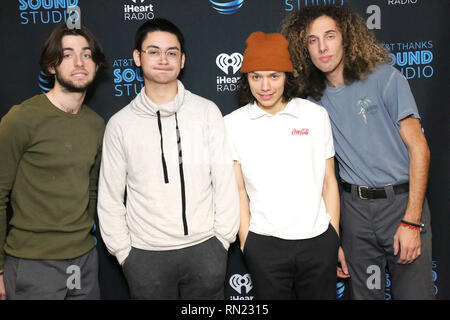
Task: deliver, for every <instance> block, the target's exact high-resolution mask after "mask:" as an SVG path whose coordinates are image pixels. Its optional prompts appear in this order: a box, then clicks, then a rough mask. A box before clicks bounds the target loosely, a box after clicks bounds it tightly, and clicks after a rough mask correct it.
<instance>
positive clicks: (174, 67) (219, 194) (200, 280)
mask: <svg viewBox="0 0 450 320" xmlns="http://www.w3.org/2000/svg"><path fill="white" fill-rule="evenodd" d="M133 57H134V61H135V63H136V65H137V66H138V67H140V68H141V69H142V72H143V75H144V83H145V87H144V88H142V91H141V92H140V93H139V94H138V95H137V96H136V98H135V99H134V100H132V101H131V102H130V104H128V105H127V106H126V107H125V108H123V109H122V110H120V111H119V112H118V113H116V114H115V115H114V116H113V117H112V118H111V119H110V120H109V122H108V124H107V127H106V131H105V137H104V141H103V154H104V156H103V158H102V165H101V169H100V180H99V202H98V215H99V220H100V230H101V234H102V237H103V240H104V242H105V244H106V247H107V249H108V251H109V252H110V253H111V254H113V255H114V256H115V257H116V258H117V260H118V262H119V263H120V264H121V265H122V268H123V272H124V274H125V277H126V279H127V282H128V285H129V289H130V294H131V298H133V299H169V300H172V299H223V298H224V282H225V274H226V266H227V256H228V255H227V249H228V247H229V244H230V243H231V242H233V241H234V240H235V237H236V234H237V230H238V228H239V196H238V191H237V184H236V179H235V175H234V169H233V161H232V159H231V153H230V151H229V150H228V144H227V140H226V134H225V127H224V121H223V117H222V114H221V112H220V110H219V109H218V107H217V106H216V105H215V104H214V103H213V102H211V101H209V100H206V99H204V98H202V97H200V96H197V95H195V94H193V93H191V92H190V91H188V90H187V89H185V88H184V86H183V84H182V83H181V81H179V80H178V75H179V74H180V71H181V70H182V69H183V67H184V63H185V59H186V57H185V53H184V38H183V35H182V33H181V31H180V30H179V29H178V27H177V26H175V25H174V24H173V23H171V22H170V21H167V20H165V19H153V20H149V21H147V22H145V23H144V24H143V25H142V26H141V27H140V28H139V29H138V30H137V32H136V38H135V50H134V52H133ZM125 192H126V197H125ZM125 198H126V199H125Z"/></svg>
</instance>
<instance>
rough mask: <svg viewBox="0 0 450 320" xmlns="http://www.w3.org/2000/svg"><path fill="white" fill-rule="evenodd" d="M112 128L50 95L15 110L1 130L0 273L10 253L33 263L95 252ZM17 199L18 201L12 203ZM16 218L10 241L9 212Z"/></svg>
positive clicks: (4, 121) (83, 107)
mask: <svg viewBox="0 0 450 320" xmlns="http://www.w3.org/2000/svg"><path fill="white" fill-rule="evenodd" d="M104 127H105V123H104V120H103V119H102V118H101V117H100V116H99V115H97V114H96V113H95V112H94V111H93V110H91V109H89V108H88V107H87V106H86V105H83V106H82V108H81V110H80V112H79V113H78V114H69V113H66V112H63V111H61V110H60V109H58V108H57V107H55V106H54V105H53V104H52V103H51V102H50V100H48V98H47V97H46V96H45V95H37V96H34V97H32V98H30V99H28V100H26V101H24V102H23V103H22V104H20V105H17V106H14V107H12V108H11V110H10V111H9V112H8V113H7V114H6V115H5V116H4V117H3V118H2V120H1V122H0V269H3V264H4V257H5V252H6V254H8V255H11V256H15V257H19V258H28V259H51V260H54V259H56V260H58V259H72V258H76V257H78V256H81V255H83V254H84V253H86V252H88V251H89V250H91V249H92V248H93V246H94V240H93V237H92V235H91V229H92V227H93V224H94V213H95V205H96V198H97V177H98V169H99V163H100V154H101V145H102V138H103V132H104ZM9 198H10V199H9ZM8 200H9V201H10V203H11V207H12V210H13V215H12V218H11V220H10V222H9V229H10V230H9V232H8V235H7V236H6V230H7V225H6V205H7V202H8Z"/></svg>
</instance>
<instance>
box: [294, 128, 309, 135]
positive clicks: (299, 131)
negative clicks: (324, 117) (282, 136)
mask: <svg viewBox="0 0 450 320" xmlns="http://www.w3.org/2000/svg"><path fill="white" fill-rule="evenodd" d="M291 134H292V135H293V136H307V135H308V134H309V129H306V128H303V129H292V132H291Z"/></svg>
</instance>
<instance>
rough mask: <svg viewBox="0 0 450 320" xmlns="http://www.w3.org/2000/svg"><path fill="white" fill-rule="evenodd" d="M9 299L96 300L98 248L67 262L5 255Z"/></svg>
mask: <svg viewBox="0 0 450 320" xmlns="http://www.w3.org/2000/svg"><path fill="white" fill-rule="evenodd" d="M4 272H5V274H4V277H3V280H4V283H5V290H6V299H8V300H97V299H100V287H99V283H98V256H97V249H96V248H93V249H92V250H90V251H89V252H87V253H86V254H84V255H82V256H80V257H78V258H75V259H68V260H33V259H22V258H16V257H12V256H9V255H6V260H5V266H4Z"/></svg>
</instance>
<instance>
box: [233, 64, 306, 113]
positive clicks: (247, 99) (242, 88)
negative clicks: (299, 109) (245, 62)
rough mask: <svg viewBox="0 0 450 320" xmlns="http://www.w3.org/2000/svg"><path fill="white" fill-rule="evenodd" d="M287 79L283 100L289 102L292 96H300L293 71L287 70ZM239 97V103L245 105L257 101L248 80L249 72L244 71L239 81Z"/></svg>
mask: <svg viewBox="0 0 450 320" xmlns="http://www.w3.org/2000/svg"><path fill="white" fill-rule="evenodd" d="M285 74H286V79H285V81H284V90H283V102H289V101H290V100H291V99H292V98H295V97H297V96H298V81H297V79H295V77H294V75H293V73H292V72H285ZM238 97H239V104H240V105H241V106H245V105H246V104H248V103H254V102H255V101H256V99H255V97H254V96H253V94H252V92H251V90H250V84H249V82H248V73H243V74H242V76H241V78H240V79H239V81H238Z"/></svg>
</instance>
